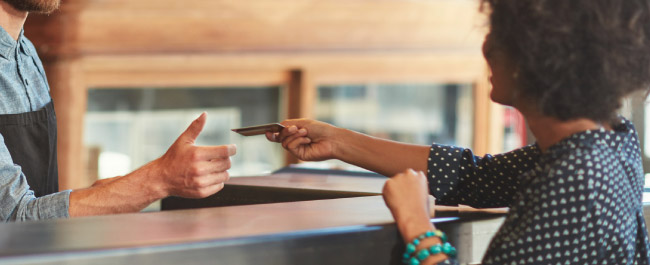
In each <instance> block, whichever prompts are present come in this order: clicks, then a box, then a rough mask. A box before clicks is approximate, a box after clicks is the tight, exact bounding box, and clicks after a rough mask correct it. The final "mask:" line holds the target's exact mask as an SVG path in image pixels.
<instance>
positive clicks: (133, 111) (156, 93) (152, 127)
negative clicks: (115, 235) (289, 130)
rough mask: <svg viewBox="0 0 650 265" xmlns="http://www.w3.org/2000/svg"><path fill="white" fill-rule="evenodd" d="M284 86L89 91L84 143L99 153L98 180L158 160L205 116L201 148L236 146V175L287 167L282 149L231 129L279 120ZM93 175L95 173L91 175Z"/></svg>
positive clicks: (121, 173)
mask: <svg viewBox="0 0 650 265" xmlns="http://www.w3.org/2000/svg"><path fill="white" fill-rule="evenodd" d="M280 91H281V88H280V87H251V88H241V87H237V88H129V89H123V88H120V89H112V88H101V89H90V90H89V92H88V109H87V113H86V118H85V134H84V138H85V139H84V143H85V144H86V146H87V147H89V148H91V149H95V152H89V154H93V153H94V154H96V155H95V156H96V157H94V158H92V157H91V161H90V162H91V164H92V162H93V161H92V159H95V162H97V160H98V164H97V167H98V168H97V171H98V176H99V178H107V177H113V176H117V175H123V174H126V173H128V172H131V171H133V170H134V169H136V168H138V167H140V166H142V165H144V164H145V163H147V162H149V161H151V160H154V159H156V158H158V157H160V156H161V155H162V154H164V153H165V151H166V150H167V148H169V146H170V145H171V144H172V143H173V142H174V141H175V140H176V138H177V137H178V136H179V135H180V134H181V133H182V132H183V131H184V130H185V129H186V128H187V126H189V124H190V122H191V121H192V120H194V119H196V118H197V117H198V116H199V115H200V114H201V112H203V111H207V112H208V119H207V123H206V125H205V128H204V129H203V132H202V133H201V135H200V136H199V138H198V139H197V144H198V145H223V144H230V143H234V144H237V149H238V150H237V155H236V156H234V157H233V158H232V161H233V163H232V169H231V170H230V173H231V175H233V176H242V175H259V174H261V173H267V172H270V171H272V170H275V169H277V168H280V167H281V166H282V165H283V164H284V156H283V153H282V149H281V147H280V146H279V145H274V144H272V143H270V142H268V141H266V139H265V138H264V137H263V136H255V137H242V136H240V135H238V134H236V133H233V132H231V131H230V129H231V128H237V127H243V126H251V125H256V124H262V123H270V122H276V121H278V119H279V110H280V106H279V102H280ZM90 173H91V174H92V173H93V172H90Z"/></svg>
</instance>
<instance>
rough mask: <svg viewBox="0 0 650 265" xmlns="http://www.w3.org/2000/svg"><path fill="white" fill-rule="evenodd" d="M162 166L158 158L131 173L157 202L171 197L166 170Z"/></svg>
mask: <svg viewBox="0 0 650 265" xmlns="http://www.w3.org/2000/svg"><path fill="white" fill-rule="evenodd" d="M160 164H161V161H160V158H158V159H156V160H154V161H151V162H150V163H148V164H146V165H145V166H143V167H141V168H140V169H138V170H136V171H134V172H132V173H131V174H134V175H135V176H134V177H136V179H137V181H138V183H139V184H140V185H141V186H142V188H144V189H145V190H147V191H148V194H150V196H152V197H154V198H155V199H156V200H157V199H162V198H165V197H167V196H169V195H171V194H170V191H169V188H168V187H167V185H166V183H165V181H164V170H163V168H162V167H161V166H160Z"/></svg>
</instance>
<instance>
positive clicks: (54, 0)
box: [2, 0, 61, 14]
mask: <svg viewBox="0 0 650 265" xmlns="http://www.w3.org/2000/svg"><path fill="white" fill-rule="evenodd" d="M2 1H4V2H6V3H8V4H9V5H11V6H12V7H13V8H15V9H16V10H19V11H25V12H30V13H38V14H50V13H52V12H54V11H56V10H57V9H59V5H60V4H61V0H2Z"/></svg>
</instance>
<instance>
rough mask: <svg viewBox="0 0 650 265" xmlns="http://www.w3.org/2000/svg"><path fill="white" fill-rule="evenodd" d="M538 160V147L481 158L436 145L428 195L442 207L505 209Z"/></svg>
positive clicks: (459, 148) (432, 149) (467, 152)
mask: <svg viewBox="0 0 650 265" xmlns="http://www.w3.org/2000/svg"><path fill="white" fill-rule="evenodd" d="M538 158H539V151H538V148H537V146H536V145H530V146H526V147H522V148H520V149H517V150H514V151H511V152H508V153H503V154H499V155H494V156H492V155H485V156H483V157H480V156H475V155H474V153H473V152H472V150H470V149H467V148H462V147H455V146H445V145H438V144H434V145H432V146H431V149H430V153H429V158H428V169H427V177H428V178H429V192H430V193H431V194H432V195H433V196H434V197H436V199H437V201H436V203H438V204H441V205H458V204H465V205H469V206H472V207H478V208H486V207H506V206H509V204H510V203H511V202H512V200H513V197H514V195H515V194H516V192H517V190H518V187H519V183H520V178H521V176H522V175H524V173H526V172H527V171H529V170H531V169H532V168H533V167H534V165H535V161H536V160H537V159H538Z"/></svg>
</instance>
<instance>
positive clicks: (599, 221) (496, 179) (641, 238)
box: [428, 119, 650, 264]
mask: <svg viewBox="0 0 650 265" xmlns="http://www.w3.org/2000/svg"><path fill="white" fill-rule="evenodd" d="M428 177H429V186H430V187H429V189H430V192H431V194H433V195H434V196H435V197H436V198H437V201H436V202H437V203H438V204H445V205H455V204H467V205H470V206H473V207H479V208H483V207H503V206H508V207H510V212H509V214H508V216H507V218H506V221H505V222H504V224H503V226H502V227H501V228H500V230H499V232H498V233H497V234H496V236H495V237H494V239H493V240H492V242H491V243H490V246H489V248H488V251H487V252H486V254H485V257H484V259H483V264H649V262H650V261H649V260H650V243H649V242H650V241H649V240H648V234H647V230H646V225H645V221H644V218H643V211H642V206H643V205H642V202H641V199H642V193H643V168H642V164H641V156H640V149H639V143H638V139H637V135H636V131H635V130H634V127H633V126H632V124H631V123H630V122H629V121H627V120H624V119H623V120H622V122H621V124H619V125H617V126H615V128H614V130H613V131H606V130H604V129H600V130H593V131H585V132H581V133H577V134H574V135H572V136H570V137H569V138H566V139H564V140H562V141H561V142H559V143H557V144H555V145H554V146H552V147H550V148H549V149H548V150H547V151H546V152H545V153H544V154H540V152H539V149H538V148H537V146H536V145H532V146H527V147H524V148H521V149H518V150H515V151H512V152H509V153H505V154H501V155H495V156H490V155H486V156H485V157H478V156H474V155H473V154H472V152H471V150H468V149H462V148H458V147H450V146H442V145H433V146H432V148H431V153H430V156H429V170H428Z"/></svg>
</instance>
